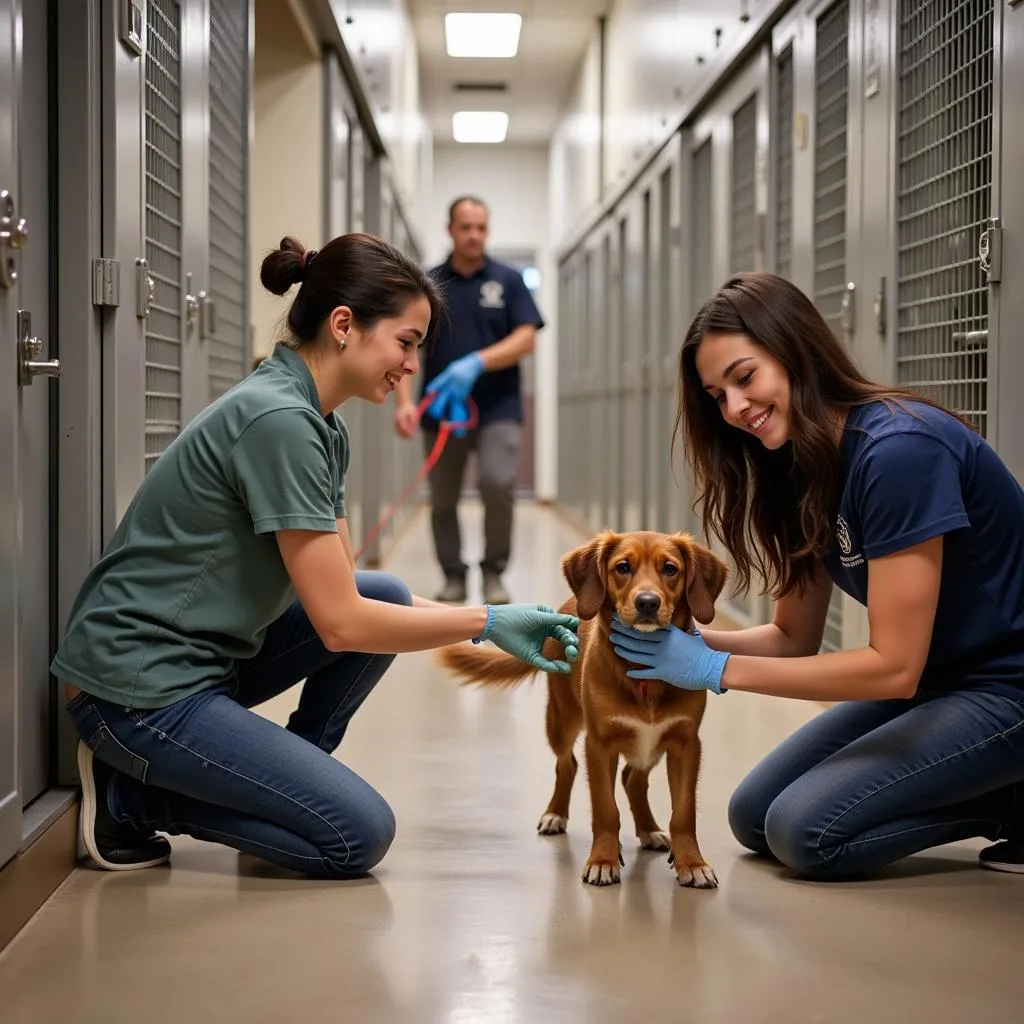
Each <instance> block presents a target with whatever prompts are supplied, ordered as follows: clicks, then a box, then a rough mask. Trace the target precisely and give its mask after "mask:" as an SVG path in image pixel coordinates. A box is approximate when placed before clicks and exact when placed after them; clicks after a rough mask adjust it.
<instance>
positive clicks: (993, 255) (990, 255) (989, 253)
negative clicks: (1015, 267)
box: [978, 217, 1003, 284]
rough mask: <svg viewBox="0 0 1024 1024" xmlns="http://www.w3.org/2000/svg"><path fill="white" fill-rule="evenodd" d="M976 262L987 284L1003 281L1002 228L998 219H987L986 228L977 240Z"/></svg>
mask: <svg viewBox="0 0 1024 1024" xmlns="http://www.w3.org/2000/svg"><path fill="white" fill-rule="evenodd" d="M978 262H979V263H980V264H981V270H982V273H984V274H985V279H986V280H987V281H988V283H989V284H999V282H1000V281H1002V279H1003V227H1002V225H1001V224H1000V223H999V218H998V217H989V219H988V227H987V228H985V230H984V231H982V233H981V237H980V238H979V239H978Z"/></svg>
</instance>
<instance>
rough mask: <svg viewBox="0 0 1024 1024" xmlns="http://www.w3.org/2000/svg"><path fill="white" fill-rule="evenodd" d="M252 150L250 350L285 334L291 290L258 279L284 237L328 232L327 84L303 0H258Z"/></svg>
mask: <svg viewBox="0 0 1024 1024" xmlns="http://www.w3.org/2000/svg"><path fill="white" fill-rule="evenodd" d="M253 107H254V114H253V117H254V122H255V133H254V139H253V154H252V275H253V284H252V320H253V353H254V354H255V355H257V356H264V355H266V354H267V352H268V351H269V349H270V348H271V347H272V346H273V343H274V341H276V340H278V339H280V338H281V336H282V334H281V331H282V328H283V318H284V316H285V314H286V313H287V309H288V300H289V298H290V296H288V295H286V296H285V297H284V298H278V297H277V296H274V295H271V294H270V293H269V292H268V291H266V289H264V287H263V286H262V285H261V284H260V264H261V263H262V262H263V257H264V256H265V255H266V254H267V252H268V251H270V250H271V249H273V248H275V247H276V246H277V244H278V242H279V241H280V240H281V238H283V237H284V236H285V235H294V236H295V237H296V238H297V239H298V240H299V241H300V242H302V244H303V245H305V246H306V247H307V248H317V247H318V246H320V245H321V244H322V243H323V241H324V239H323V238H322V234H323V186H322V179H323V83H322V67H321V62H320V56H319V48H318V46H317V45H316V40H315V37H314V35H313V33H312V31H311V30H310V28H309V26H308V24H306V23H305V20H304V16H303V14H302V11H301V8H300V7H299V5H298V3H296V2H294V0H256V59H255V65H254V69H253Z"/></svg>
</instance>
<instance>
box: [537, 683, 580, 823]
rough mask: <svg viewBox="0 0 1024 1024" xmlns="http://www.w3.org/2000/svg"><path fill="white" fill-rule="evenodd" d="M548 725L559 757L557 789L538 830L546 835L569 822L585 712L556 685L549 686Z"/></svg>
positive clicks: (556, 775) (550, 738)
mask: <svg viewBox="0 0 1024 1024" xmlns="http://www.w3.org/2000/svg"><path fill="white" fill-rule="evenodd" d="M546 725H547V734H548V743H550V744H551V749H552V750H553V751H554V754H555V758H556V761H555V791H554V793H552V794H551V799H550V801H548V806H547V809H546V810H545V811H544V813H543V814H542V815H541V817H540V821H539V822H538V823H537V831H538V832H540V833H541V834H542V835H546V836H554V835H560V834H561V833H563V832H564V831H565V827H566V825H567V824H568V822H569V797H570V796H571V794H572V784H573V782H574V781H575V780H576V769H577V763H576V755H575V754H574V753H573V747H574V746H575V744H576V737H577V736H579V734H580V729H581V728H582V727H583V715H582V712H581V711H580V708H579V705H577V704H575V702H573V701H571V700H570V699H568V698H567V696H566V694H565V693H564V692H563V691H561V690H558V689H556V688H555V686H553V685H549V687H548V710H547V720H546Z"/></svg>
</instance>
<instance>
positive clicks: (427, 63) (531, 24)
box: [406, 0, 609, 146]
mask: <svg viewBox="0 0 1024 1024" xmlns="http://www.w3.org/2000/svg"><path fill="white" fill-rule="evenodd" d="M406 2H407V4H408V7H409V13H410V15H411V16H412V19H413V24H414V25H415V29H416V38H417V42H418V47H419V59H420V82H421V98H422V103H423V108H424V112H425V113H426V116H427V118H428V120H429V121H430V125H431V128H432V129H433V132H434V144H435V145H438V146H443V145H449V144H452V114H453V113H454V112H455V111H456V110H504V111H507V112H508V114H509V128H508V142H509V143H521V144H522V143H547V142H548V141H549V140H550V139H551V135H552V133H553V131H554V128H555V123H556V121H557V117H558V113H559V111H560V110H561V109H562V107H563V105H564V104H565V101H566V99H567V98H568V94H569V90H570V88H571V86H572V84H573V81H574V79H575V76H576V72H577V70H578V68H579V66H580V61H581V60H582V58H583V53H584V51H585V50H586V46H587V41H588V39H589V38H590V34H591V32H592V31H593V27H594V22H595V20H596V19H597V17H598V16H599V15H601V14H604V13H605V12H606V10H607V8H608V6H609V2H608V0H484V2H480V0H476V2H474V0H406ZM450 11H473V12H484V11H509V12H513V13H517V14H521V15H522V16H523V29H522V34H521V36H520V39H519V53H518V54H517V55H516V56H515V57H512V58H510V59H508V60H473V59H469V58H454V57H449V56H448V55H447V53H445V45H444V16H445V14H447V13H448V12H450ZM457 82H470V83H479V82H488V83H493V82H504V83H506V85H507V88H506V90H505V91H504V92H483V91H479V92H477V91H473V92H458V91H456V89H455V84H456V83H457Z"/></svg>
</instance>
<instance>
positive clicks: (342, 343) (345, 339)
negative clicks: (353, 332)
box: [338, 335, 348, 349]
mask: <svg viewBox="0 0 1024 1024" xmlns="http://www.w3.org/2000/svg"><path fill="white" fill-rule="evenodd" d="M347 344H348V336H347V335H344V336H342V337H341V338H340V339H339V340H338V348H339V349H344V348H345V346H346V345H347Z"/></svg>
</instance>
